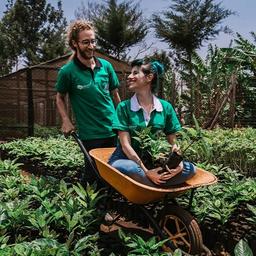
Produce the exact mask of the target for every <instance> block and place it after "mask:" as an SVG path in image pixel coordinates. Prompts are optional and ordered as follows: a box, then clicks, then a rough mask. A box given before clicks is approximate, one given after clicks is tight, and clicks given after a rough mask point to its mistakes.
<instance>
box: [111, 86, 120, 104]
mask: <svg viewBox="0 0 256 256" xmlns="http://www.w3.org/2000/svg"><path fill="white" fill-rule="evenodd" d="M111 94H112V99H113V101H114V104H115V106H117V105H118V103H119V102H120V101H121V99H120V96H119V93H118V89H117V88H116V89H114V90H112V91H111Z"/></svg>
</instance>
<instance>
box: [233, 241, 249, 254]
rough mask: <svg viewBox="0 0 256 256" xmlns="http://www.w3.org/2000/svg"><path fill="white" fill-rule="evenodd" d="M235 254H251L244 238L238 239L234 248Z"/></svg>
mask: <svg viewBox="0 0 256 256" xmlns="http://www.w3.org/2000/svg"><path fill="white" fill-rule="evenodd" d="M234 254H235V256H253V253H252V250H251V248H250V247H249V245H248V243H247V242H246V241H244V240H242V239H241V240H240V241H239V242H238V243H237V245H236V246H235V249H234Z"/></svg>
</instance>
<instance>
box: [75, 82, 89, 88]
mask: <svg viewBox="0 0 256 256" xmlns="http://www.w3.org/2000/svg"><path fill="white" fill-rule="evenodd" d="M90 86H91V83H89V84H78V85H77V86H76V88H77V89H78V90H84V89H87V88H89V87H90Z"/></svg>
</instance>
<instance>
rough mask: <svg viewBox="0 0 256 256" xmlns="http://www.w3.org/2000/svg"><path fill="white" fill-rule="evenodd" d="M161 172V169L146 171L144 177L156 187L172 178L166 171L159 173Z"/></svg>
mask: <svg viewBox="0 0 256 256" xmlns="http://www.w3.org/2000/svg"><path fill="white" fill-rule="evenodd" d="M162 170H163V168H162V167H158V168H155V169H151V170H148V171H147V172H146V176H147V177H148V178H149V179H150V180H151V181H152V182H153V183H155V184H157V185H161V184H164V183H166V181H167V180H169V179H170V178H171V177H172V174H171V173H169V172H168V171H166V172H162V173H159V172H160V171H162Z"/></svg>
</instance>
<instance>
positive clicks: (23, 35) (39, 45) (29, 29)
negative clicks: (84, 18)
mask: <svg viewBox="0 0 256 256" xmlns="http://www.w3.org/2000/svg"><path fill="white" fill-rule="evenodd" d="M6 8H7V10H6V11H5V14H4V16H3V18H2V20H1V23H0V24H1V25H0V32H1V36H0V44H1V43H4V45H5V47H4V48H5V49H6V51H7V52H9V53H11V55H9V57H8V56H6V54H5V53H1V54H0V58H2V59H7V60H8V63H11V64H10V65H13V64H14V63H17V62H18V61H19V60H22V63H25V65H34V64H37V63H39V62H42V61H46V60H49V59H51V58H54V57H57V56H60V55H63V54H64V52H65V41H64V40H65V39H64V30H65V27H66V25H67V24H66V19H65V18H64V17H63V11H62V4H61V1H60V0H59V1H58V4H57V9H55V8H54V7H53V6H51V4H48V3H47V2H46V0H16V1H15V2H14V1H13V0H8V3H7V5H6ZM4 54H5V55H4ZM5 69H6V68H4V67H3V68H2V69H1V71H2V72H4V71H5ZM7 70H8V68H7Z"/></svg>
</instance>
